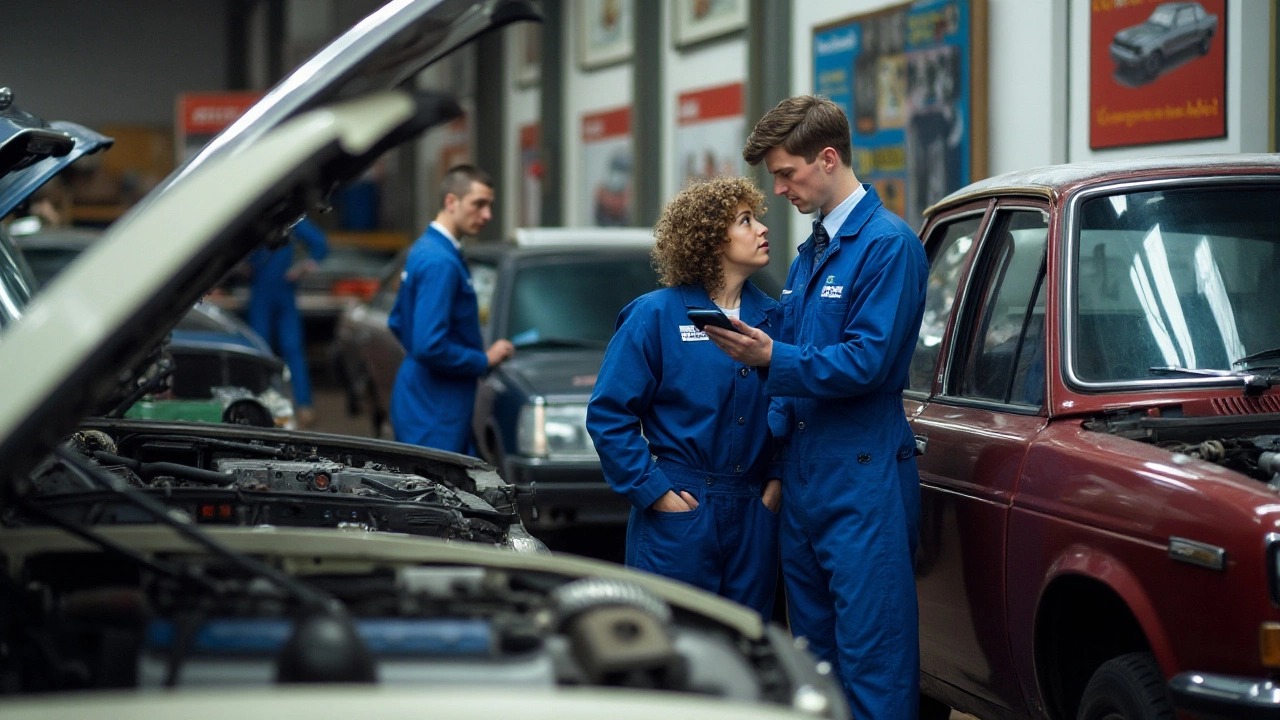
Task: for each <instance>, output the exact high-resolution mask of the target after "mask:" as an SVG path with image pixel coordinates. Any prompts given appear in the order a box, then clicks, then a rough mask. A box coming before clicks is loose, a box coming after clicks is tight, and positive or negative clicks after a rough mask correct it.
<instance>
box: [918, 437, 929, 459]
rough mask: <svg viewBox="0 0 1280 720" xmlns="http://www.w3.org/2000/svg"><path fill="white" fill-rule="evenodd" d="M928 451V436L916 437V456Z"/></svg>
mask: <svg viewBox="0 0 1280 720" xmlns="http://www.w3.org/2000/svg"><path fill="white" fill-rule="evenodd" d="M928 449H929V436H928V435H916V456H917V457H918V456H920V455H923V454H924V452H925V451H926V450H928Z"/></svg>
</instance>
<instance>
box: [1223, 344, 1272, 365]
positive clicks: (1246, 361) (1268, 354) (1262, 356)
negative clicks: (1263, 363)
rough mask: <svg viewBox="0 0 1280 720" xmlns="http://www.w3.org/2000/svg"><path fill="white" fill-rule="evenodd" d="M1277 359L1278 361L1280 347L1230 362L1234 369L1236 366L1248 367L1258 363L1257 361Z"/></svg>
mask: <svg viewBox="0 0 1280 720" xmlns="http://www.w3.org/2000/svg"><path fill="white" fill-rule="evenodd" d="M1277 359H1280V347H1274V348H1271V349H1269V350H1262V351H1259V352H1256V353H1253V354H1252V355H1245V356H1244V357H1242V358H1240V359H1239V360H1232V361H1231V366H1232V367H1235V366H1236V365H1245V366H1248V365H1250V364H1252V363H1256V362H1258V361H1259V360H1277ZM1267 367H1274V366H1270V365H1269V366H1267Z"/></svg>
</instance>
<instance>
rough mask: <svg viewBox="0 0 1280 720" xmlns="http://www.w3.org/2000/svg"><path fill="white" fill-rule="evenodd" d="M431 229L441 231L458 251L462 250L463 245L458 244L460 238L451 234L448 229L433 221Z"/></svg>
mask: <svg viewBox="0 0 1280 720" xmlns="http://www.w3.org/2000/svg"><path fill="white" fill-rule="evenodd" d="M431 227H433V228H435V229H436V230H437V231H439V233H440V234H441V235H444V236H445V237H447V238H449V242H451V243H453V247H454V248H456V249H458V250H462V243H460V242H458V238H456V237H454V236H453V233H451V232H449V229H448V228H446V227H445V226H443V225H441V224H440V223H438V222H436V221H435V220H432V221H431Z"/></svg>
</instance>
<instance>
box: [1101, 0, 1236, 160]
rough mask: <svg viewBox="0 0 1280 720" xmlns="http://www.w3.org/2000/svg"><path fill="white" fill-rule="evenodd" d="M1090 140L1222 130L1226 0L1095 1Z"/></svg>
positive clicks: (1115, 141)
mask: <svg viewBox="0 0 1280 720" xmlns="http://www.w3.org/2000/svg"><path fill="white" fill-rule="evenodd" d="M1089 23H1090V26H1089V147H1090V148H1092V149H1094V150H1098V149H1101V148H1112V147H1122V146H1127V145H1144V144H1147V143H1158V142H1178V141H1183V140H1202V139H1207V138H1219V137H1224V136H1226V134H1227V112H1226V109H1227V51H1226V44H1227V43H1226V40H1227V0H1199V2H1186V3H1163V4H1160V5H1155V6H1151V5H1137V4H1134V3H1130V4H1122V3H1094V4H1093V8H1092V14H1091V15H1090V17H1089Z"/></svg>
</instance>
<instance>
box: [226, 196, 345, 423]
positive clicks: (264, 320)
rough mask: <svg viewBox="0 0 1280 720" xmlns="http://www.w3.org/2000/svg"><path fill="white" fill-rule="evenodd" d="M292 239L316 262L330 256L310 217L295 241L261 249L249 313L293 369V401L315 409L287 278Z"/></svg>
mask: <svg viewBox="0 0 1280 720" xmlns="http://www.w3.org/2000/svg"><path fill="white" fill-rule="evenodd" d="M292 240H301V241H302V243H303V245H304V246H305V247H306V249H307V253H308V254H309V255H311V258H312V259H314V260H315V261H316V262H319V261H321V260H323V259H324V258H325V256H326V255H328V254H329V245H328V243H327V242H326V241H325V237H324V231H323V230H321V229H320V228H318V227H316V225H315V223H312V222H311V221H310V220H308V219H307V218H303V219H302V220H301V221H299V222H298V224H296V225H294V226H293V231H292V239H291V241H290V242H289V243H287V244H286V245H285V246H284V247H281V248H277V249H275V250H267V249H266V248H258V249H257V250H255V251H253V254H251V255H250V256H249V267H250V269H252V271H253V279H252V281H251V282H250V286H249V307H248V310H247V311H246V312H245V315H246V319H247V320H248V321H249V326H250V327H252V328H253V330H254V332H256V333H258V334H259V335H261V336H262V338H263V339H264V340H266V341H267V342H268V343H270V344H271V345H272V346H273V347H275V348H276V349H278V350H279V351H280V356H281V357H282V358H284V362H285V364H286V365H288V366H289V375H290V376H291V384H292V385H293V402H294V404H295V405H297V406H298V407H299V408H309V407H311V375H310V374H309V373H308V372H307V352H306V346H305V345H304V343H303V338H302V317H301V316H300V315H298V303H297V298H296V297H295V294H294V292H295V284H294V283H293V282H290V281H289V280H288V279H287V278H286V276H287V274H288V272H289V268H290V267H292V266H293V263H294V245H293V242H292Z"/></svg>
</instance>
